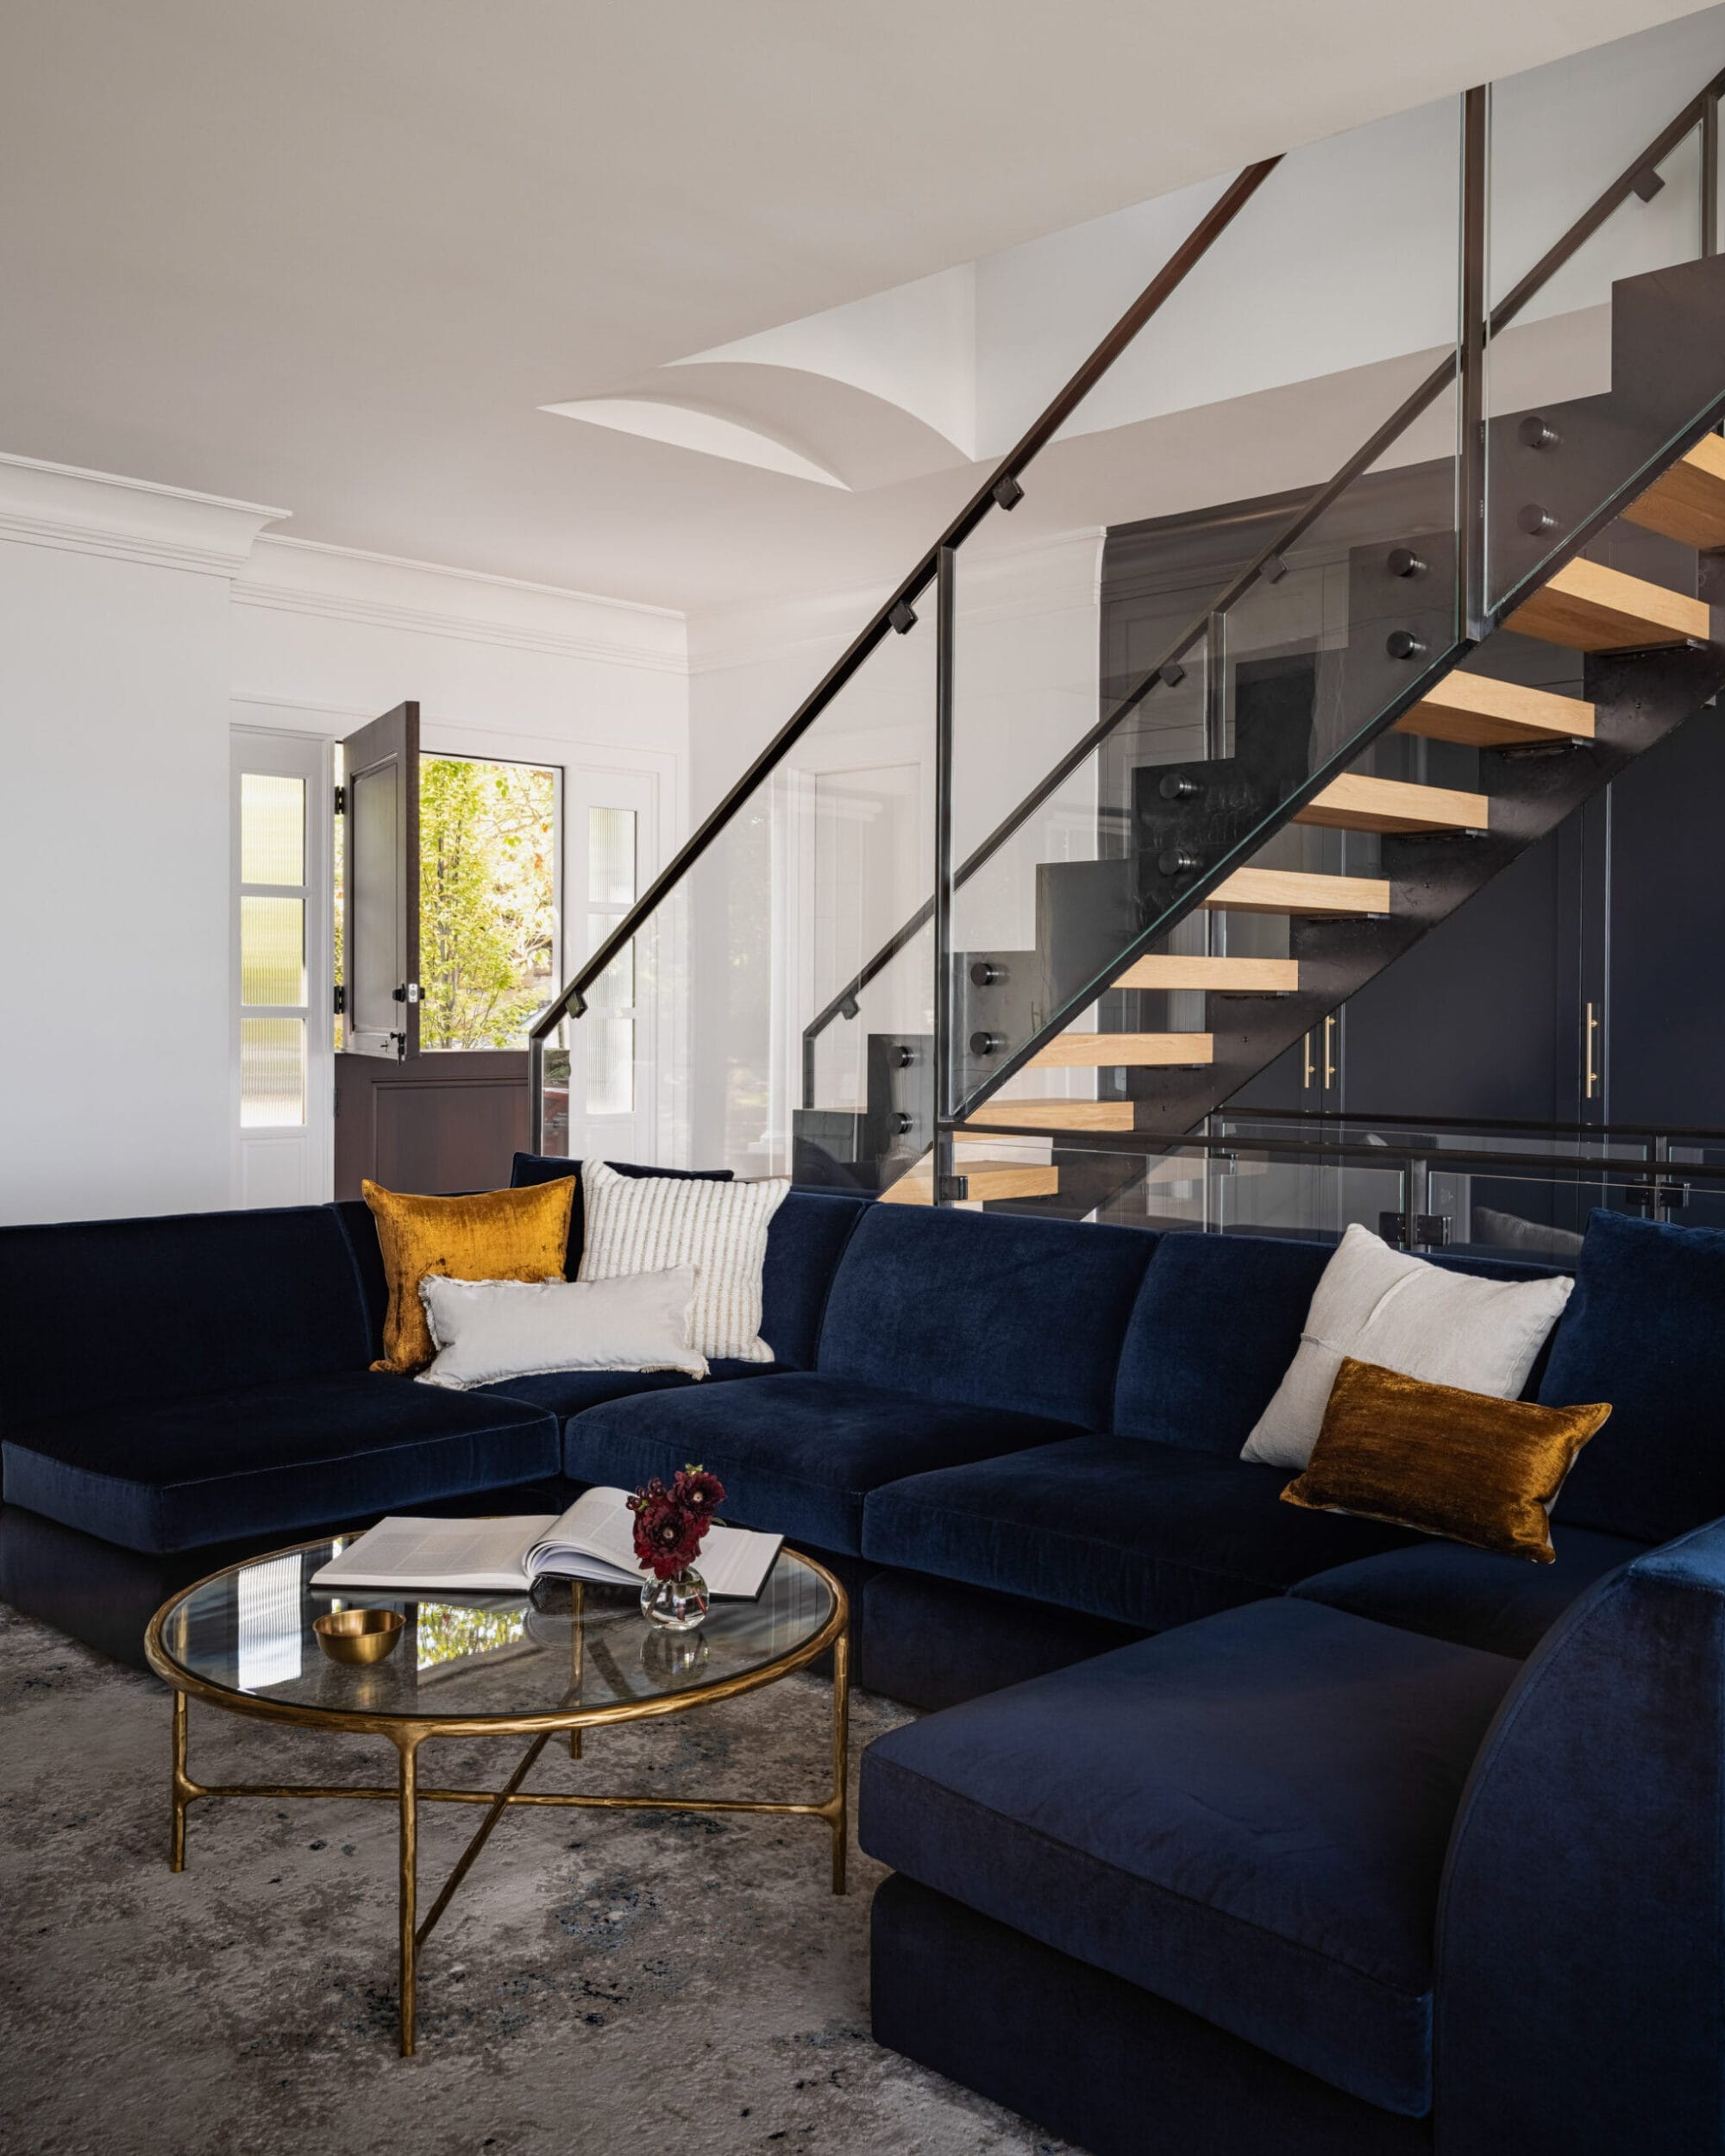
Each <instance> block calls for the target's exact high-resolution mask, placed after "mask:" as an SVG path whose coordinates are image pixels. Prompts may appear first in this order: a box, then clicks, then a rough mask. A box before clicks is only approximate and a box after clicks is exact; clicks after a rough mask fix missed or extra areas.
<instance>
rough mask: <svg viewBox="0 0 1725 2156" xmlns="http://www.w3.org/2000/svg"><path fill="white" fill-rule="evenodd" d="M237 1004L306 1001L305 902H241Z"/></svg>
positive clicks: (265, 900)
mask: <svg viewBox="0 0 1725 2156" xmlns="http://www.w3.org/2000/svg"><path fill="white" fill-rule="evenodd" d="M240 1000H241V1002H242V1003H246V1004H253V1005H256V1004H260V1003H263V1004H283V1003H304V1000H305V901H304V899H256V898H242V899H241V900H240Z"/></svg>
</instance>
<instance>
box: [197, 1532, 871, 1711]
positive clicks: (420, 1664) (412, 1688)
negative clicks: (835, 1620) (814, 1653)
mask: <svg viewBox="0 0 1725 2156" xmlns="http://www.w3.org/2000/svg"><path fill="white" fill-rule="evenodd" d="M352 1539H353V1538H352V1537H351V1536H348V1537H346V1538H338V1539H336V1540H334V1541H323V1542H317V1543H313V1544H311V1545H309V1546H308V1547H306V1548H304V1549H301V1550H289V1551H284V1552H282V1553H281V1554H280V1555H279V1556H276V1557H256V1558H254V1559H252V1560H251V1561H250V1562H249V1563H248V1564H236V1565H233V1566H230V1567H229V1570H226V1571H225V1572H218V1573H216V1576H214V1577H213V1578H212V1579H208V1580H205V1581H204V1582H203V1583H201V1584H200V1585H198V1586H197V1587H194V1588H191V1589H189V1590H188V1591H187V1592H186V1593H185V1594H184V1595H179V1597H178V1598H177V1599H176V1600H175V1601H173V1602H171V1603H169V1604H168V1606H167V1608H166V1610H165V1611H164V1612H163V1613H162V1616H161V1626H160V1645H161V1647H162V1649H163V1651H164V1652H165V1654H166V1658H167V1660H168V1661H169V1662H170V1663H171V1664H174V1665H175V1666H176V1667H177V1668H178V1669H179V1670H183V1671H184V1672H185V1674H186V1675H187V1676H189V1677H195V1678H197V1679H198V1680H199V1681H200V1682H201V1683H204V1684H207V1685H210V1686H211V1687H213V1688H215V1689H217V1690H219V1691H225V1692H230V1693H233V1694H235V1695H238V1696H241V1697H243V1698H246V1699H248V1700H251V1701H255V1702H257V1703H258V1704H259V1706H260V1707H261V1708H264V1709H265V1710H266V1711H267V1709H268V1708H269V1707H270V1706H271V1705H273V1704H279V1705H280V1706H283V1707H285V1708H301V1709H310V1710H311V1712H312V1713H313V1714H316V1715H318V1716H322V1715H325V1714H327V1715H329V1716H332V1717H340V1716H341V1715H342V1714H355V1715H361V1714H362V1715H382V1716H391V1715H400V1716H402V1717H403V1718H405V1719H411V1720H421V1721H432V1720H451V1721H463V1720H478V1719H482V1718H483V1719H490V1718H493V1717H495V1718H499V1719H503V1720H510V1719H512V1718H516V1717H524V1716H529V1715H540V1714H563V1713H573V1712H574V1711H575V1710H577V1709H579V1708H610V1707H617V1706H619V1705H623V1704H624V1703H627V1702H636V1703H637V1704H639V1705H640V1706H641V1707H642V1709H643V1712H651V1711H653V1710H652V1708H651V1706H650V1704H649V1703H650V1702H654V1701H655V1700H662V1699H664V1698H665V1697H666V1696H667V1695H669V1694H673V1693H680V1692H689V1693H694V1692H700V1691H705V1690H706V1689H709V1688H710V1687H712V1686H713V1685H717V1684H724V1683H728V1682H730V1681H731V1680H733V1679H736V1678H739V1677H749V1676H751V1675H764V1674H765V1673H767V1672H768V1671H770V1670H772V1669H773V1667H774V1666H775V1665H776V1664H785V1663H787V1662H788V1661H790V1660H791V1659H792V1658H794V1657H795V1656H796V1654H797V1652H798V1651H799V1650H800V1648H803V1647H806V1646H807V1645H808V1644H809V1642H810V1641H811V1640H812V1639H814V1638H815V1636H816V1635H817V1634H818V1633H819V1632H820V1631H821V1630H822V1628H823V1627H824V1626H825V1625H826V1624H827V1623H828V1622H829V1620H831V1617H832V1615H833V1614H834V1611H835V1609H836V1608H837V1596H836V1595H835V1594H834V1591H833V1589H832V1587H831V1583H829V1581H828V1578H827V1576H826V1575H825V1573H824V1572H822V1571H821V1570H819V1568H818V1567H816V1566H814V1565H812V1564H809V1563H807V1562H806V1560H805V1559H804V1558H802V1557H798V1556H797V1555H796V1554H795V1553H794V1552H793V1551H789V1550H781V1551H780V1553H779V1557H778V1559H777V1562H776V1563H775V1564H774V1567H773V1570H772V1571H771V1572H770V1573H769V1574H768V1577H767V1582H766V1584H765V1585H764V1586H763V1587H762V1589H761V1592H760V1595H758V1596H757V1597H756V1600H755V1601H720V1600H718V1599H717V1598H715V1599H714V1601H713V1603H712V1608H711V1611H710V1613H709V1614H708V1617H707V1620H706V1624H705V1625H703V1626H701V1627H700V1629H699V1631H698V1632H692V1633H670V1632H664V1631H660V1630H658V1629H656V1628H655V1627H654V1626H649V1624H648V1622H647V1620H646V1619H645V1618H644V1617H643V1615H642V1614H641V1595H640V1590H639V1589H637V1588H633V1587H605V1586H597V1585H595V1584H593V1583H592V1582H581V1581H571V1580H553V1579H544V1580H541V1581H540V1582H539V1583H537V1585H536V1587H535V1589H534V1591H533V1594H532V1595H531V1596H527V1595H442V1594H439V1595H430V1594H423V1593H421V1594H414V1595H401V1594H394V1595H391V1594H385V1593H383V1592H381V1591H375V1590H364V1591H361V1590H350V1591H349V1592H348V1593H347V1594H345V1595H333V1594H330V1593H329V1592H328V1591H327V1590H325V1589H314V1588H313V1587H312V1586H311V1576H312V1574H313V1573H314V1572H316V1571H317V1570H318V1569H319V1567H320V1566H322V1565H324V1564H328V1563H329V1559H330V1558H331V1557H333V1556H335V1555H336V1551H338V1550H339V1549H340V1548H341V1547H342V1541H343V1540H347V1541H351V1540H352ZM334 1609H396V1610H399V1611H400V1612H401V1613H402V1615H403V1616H404V1618H405V1620H406V1621H405V1625H404V1626H403V1628H402V1631H401V1633H400V1634H399V1636H398V1642H397V1645H395V1647H394V1648H393V1649H392V1651H391V1652H390V1653H389V1654H388V1655H387V1656H386V1658H385V1659H384V1660H382V1661H380V1662H375V1663H371V1664H352V1663H342V1662H336V1661H333V1660H331V1659H330V1658H329V1656H328V1655H327V1654H326V1653H325V1652H324V1651H323V1645H322V1642H321V1640H320V1639H319V1636H318V1634H317V1633H316V1632H314V1631H313V1629H312V1620H314V1619H315V1618H317V1617H320V1616H322V1615H323V1614H324V1613H325V1612H326V1611H329V1610H334ZM661 1711H662V1710H661ZM293 1718H294V1717H292V1715H290V1717H289V1719H293Z"/></svg>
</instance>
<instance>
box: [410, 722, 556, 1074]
mask: <svg viewBox="0 0 1725 2156" xmlns="http://www.w3.org/2000/svg"><path fill="white" fill-rule="evenodd" d="M556 805H557V803H556V778H555V774H554V773H552V772H550V771H543V770H539V769H537V768H535V767H534V766H533V765H531V764H524V763H478V762H474V761H469V760H467V759H466V758H463V757H456V756H426V757H424V758H423V759H422V761H421V763H420V767H419V973H420V1007H419V1042H420V1046H421V1047H422V1048H425V1049H437V1048H518V1047H519V1046H520V1045H521V1044H522V1041H523V1039H524V1033H525V1029H526V1025H527V1022H528V1020H529V1019H530V1018H531V1017H532V1016H533V1013H534V1012H536V1011H537V1010H538V1009H539V1008H540V1007H541V1006H543V1004H544V1003H545V1002H546V1001H547V1000H548V999H549V995H550V993H551V983H552V959H553V955H554V949H555V935H556V874H555V850H556Z"/></svg>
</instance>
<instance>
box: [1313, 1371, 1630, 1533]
mask: <svg viewBox="0 0 1725 2156" xmlns="http://www.w3.org/2000/svg"><path fill="white" fill-rule="evenodd" d="M1609 1413H1611V1408H1610V1406H1609V1403H1606V1404H1603V1405H1600V1406H1596V1407H1536V1406H1535V1405H1534V1402H1533V1401H1527V1400H1496V1399H1494V1398H1492V1397H1491V1396H1490V1395H1487V1394H1485V1393H1465V1392H1461V1391H1459V1390H1458V1389H1457V1388H1456V1387H1455V1386H1453V1385H1430V1384H1427V1383H1425V1382H1423V1381H1422V1380H1421V1379H1420V1378H1417V1377H1404V1376H1402V1373H1401V1372H1400V1371H1399V1370H1389V1369H1383V1368H1382V1367H1381V1366H1380V1365H1379V1364H1377V1363H1357V1362H1355V1361H1354V1360H1353V1358H1352V1357H1347V1358H1346V1360H1345V1361H1344V1362H1343V1363H1342V1366H1341V1369H1339V1371H1338V1372H1337V1374H1336V1382H1335V1387H1334V1389H1333V1391H1332V1392H1331V1394H1330V1404H1329V1407H1327V1410H1326V1411H1325V1414H1324V1426H1323V1429H1322V1431H1321V1432H1320V1434H1319V1438H1318V1442H1317V1444H1316V1445H1315V1446H1314V1448H1313V1451H1312V1462H1311V1465H1310V1466H1309V1467H1308V1469H1307V1470H1306V1471H1305V1473H1304V1474H1303V1475H1300V1476H1295V1479H1294V1481H1293V1482H1290V1483H1289V1485H1288V1487H1287V1489H1284V1490H1283V1493H1282V1495H1283V1499H1284V1500H1285V1501H1287V1502H1288V1503H1289V1504H1290V1505H1304V1506H1306V1507H1308V1509H1309V1510H1311V1511H1313V1512H1349V1513H1358V1514H1360V1515H1361V1516H1362V1517H1363V1518H1364V1519H1367V1520H1386V1521H1388V1522H1389V1525H1390V1526H1397V1527H1414V1528H1417V1529H1418V1530H1419V1532H1421V1534H1428V1535H1441V1536H1443V1537H1445V1538H1446V1539H1447V1540H1448V1541H1451V1542H1470V1543H1472V1544H1474V1545H1476V1547H1477V1548H1479V1549H1482V1550H1499V1551H1502V1552H1503V1554H1504V1555H1505V1556H1506V1557H1529V1558H1532V1559H1533V1560H1534V1562H1535V1563H1536V1564H1551V1562H1552V1561H1553V1558H1554V1557H1556V1556H1557V1551H1555V1550H1553V1547H1552V1534H1551V1517H1550V1516H1551V1509H1552V1507H1553V1504H1554V1503H1555V1502H1556V1500H1557V1495H1558V1492H1559V1490H1560V1489H1562V1488H1563V1486H1564V1477H1565V1476H1566V1475H1567V1474H1568V1473H1569V1471H1570V1470H1571V1467H1573V1466H1574V1465H1575V1461H1576V1456H1577V1454H1578V1452H1579V1451H1581V1448H1582V1447H1583V1445H1585V1444H1586V1443H1587V1441H1588V1439H1589V1438H1590V1437H1592V1436H1593V1434H1594V1433H1595V1432H1596V1430H1597V1429H1598V1428H1599V1426H1600V1425H1601V1424H1602V1423H1603V1421H1604V1420H1605V1418H1606V1417H1607V1416H1608V1415H1609Z"/></svg>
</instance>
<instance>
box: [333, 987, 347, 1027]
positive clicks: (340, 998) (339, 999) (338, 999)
mask: <svg viewBox="0 0 1725 2156" xmlns="http://www.w3.org/2000/svg"><path fill="white" fill-rule="evenodd" d="M335 1005H336V1017H337V1018H345V1017H346V1016H347V1013H348V991H347V989H346V987H344V986H343V985H342V982H341V981H337V982H336V996H335Z"/></svg>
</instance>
